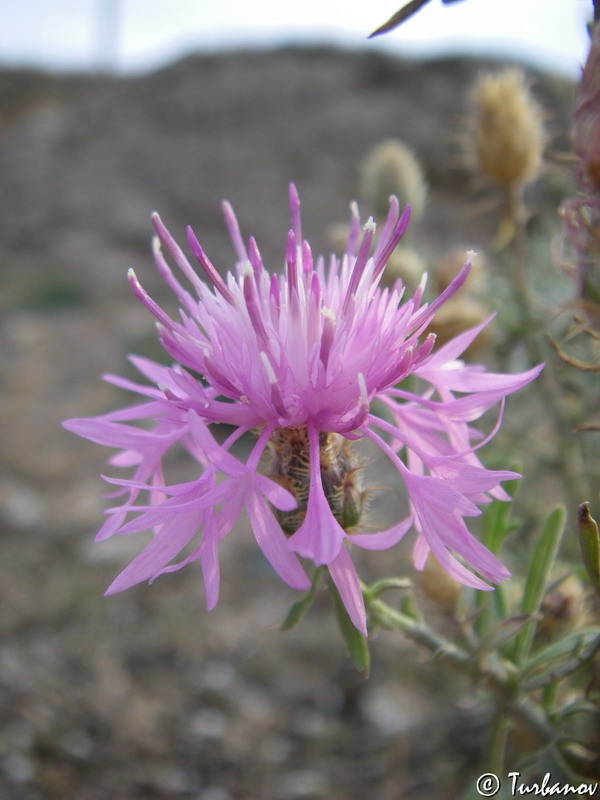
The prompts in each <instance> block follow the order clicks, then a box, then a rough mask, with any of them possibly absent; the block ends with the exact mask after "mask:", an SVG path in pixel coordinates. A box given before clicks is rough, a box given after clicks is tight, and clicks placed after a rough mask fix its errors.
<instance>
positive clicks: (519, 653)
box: [515, 506, 567, 664]
mask: <svg viewBox="0 0 600 800" xmlns="http://www.w3.org/2000/svg"><path fill="white" fill-rule="evenodd" d="M566 518H567V514H566V511H565V509H564V507H563V506H558V507H557V508H555V509H554V511H552V512H550V515H549V516H548V519H547V520H546V523H545V525H544V527H543V529H542V532H541V533H540V535H539V537H538V540H537V542H536V543H535V547H534V548H533V553H532V555H531V560H530V562H529V568H528V570H527V576H526V578H525V586H524V588H523V597H522V600H521V612H522V613H523V614H529V615H534V614H535V613H536V612H537V611H538V610H539V608H540V606H541V604H542V600H543V598H544V594H545V591H546V585H547V583H548V578H549V577H550V572H551V570H552V567H553V566H554V561H555V559H556V554H557V552H558V546H559V544H560V540H561V537H562V534H563V531H564V528H565V522H566ZM535 627H536V623H535V621H533V620H532V621H531V622H529V623H528V624H527V625H525V626H524V627H523V628H522V630H521V631H520V632H519V634H518V636H517V639H516V643H515V662H516V663H517V664H519V663H521V662H522V661H523V660H524V659H525V658H526V657H527V654H528V653H529V648H530V647H531V642H532V641H533V635H534V633H535Z"/></svg>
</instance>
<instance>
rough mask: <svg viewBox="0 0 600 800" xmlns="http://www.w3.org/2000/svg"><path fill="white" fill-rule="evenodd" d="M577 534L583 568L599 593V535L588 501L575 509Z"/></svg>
mask: <svg viewBox="0 0 600 800" xmlns="http://www.w3.org/2000/svg"><path fill="white" fill-rule="evenodd" d="M577 535H578V537H579V547H580V548H581V557H582V559H583V563H584V566H585V569H586V571H587V574H588V576H589V578H590V581H591V583H592V586H593V587H594V589H595V590H596V592H598V593H599V594H600V537H599V536H598V526H597V525H596V521H595V520H594V518H593V517H592V515H591V514H590V509H589V503H582V504H581V505H580V506H579V508H578V509H577Z"/></svg>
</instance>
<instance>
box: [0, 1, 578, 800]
mask: <svg viewBox="0 0 600 800" xmlns="http://www.w3.org/2000/svg"><path fill="white" fill-rule="evenodd" d="M398 5H400V2H399V0H397V2H394V0H392V2H389V1H387V0H386V2H384V0H371V1H370V2H369V3H342V2H335V1H334V0H321V2H319V3H317V2H309V1H308V0H306V2H303V3H300V4H282V3H278V4H275V3H266V2H253V3H242V2H235V1H234V0H224V1H223V2H221V3H218V4H217V3H207V2H193V0H185V1H184V0H173V2H168V3H167V2H158V0H157V1H156V2H148V1H146V2H142V0H139V1H138V0H120V2H119V0H63V2H59V0H55V2H43V1H42V0H39V2H36V0H26V2H22V3H12V2H6V0H0V18H1V19H2V25H1V26H0V64H1V65H2V66H1V67H0V230H1V236H0V281H1V292H0V306H1V308H2V319H1V322H0V325H1V328H0V332H1V342H2V344H1V352H2V355H1V358H0V386H1V391H2V400H1V404H0V453H1V454H2V455H1V458H2V461H1V463H0V525H1V530H2V535H1V537H0V587H1V589H0V593H1V600H0V603H1V605H0V607H1V608H2V614H1V615H0V632H1V635H2V640H1V642H0V797H2V798H10V800H13V799H14V800H55V799H56V800H64V799H67V798H69V799H70V798H73V799H75V798H76V799H77V800H138V799H139V800H147V799H148V798H165V800H166V799H167V798H169V799H170V798H179V797H181V798H193V799H194V800H238V798H240V799H245V798H248V800H300V799H303V800H313V799H314V800H317V799H318V798H327V799H328V800H352V799H353V798H357V800H358V798H365V797H368V798H370V800H371V799H372V800H397V799H398V798H402V797H409V796H410V797H411V798H414V799H416V800H429V798H431V799H432V800H433V798H455V797H457V796H458V795H459V793H460V791H461V790H462V789H463V788H464V787H465V785H467V783H468V781H469V780H470V779H471V777H472V776H473V770H474V769H476V768H477V764H478V759H479V758H480V756H481V745H482V743H481V731H482V730H483V726H484V725H485V724H486V723H487V719H486V712H485V707H482V706H481V705H480V704H478V703H477V698H476V697H474V696H472V692H471V690H470V689H468V688H467V687H466V685H464V684H463V683H462V682H461V680H460V679H459V678H456V679H453V678H451V677H449V676H448V675H447V674H446V673H444V674H443V675H442V673H441V672H440V671H438V670H436V668H435V666H433V665H426V660H425V659H424V658H423V656H422V654H420V653H419V652H418V651H417V650H416V649H414V648H413V647H412V646H410V645H409V644H407V643H405V642H403V641H402V640H401V639H400V638H399V637H391V636H389V635H384V634H380V635H378V636H376V637H375V638H374V641H373V643H372V657H373V669H372V676H371V678H370V680H369V681H365V680H363V679H362V678H361V677H360V676H359V675H358V674H357V673H356V672H355V671H354V669H353V667H352V664H351V663H350V661H349V659H348V657H347V656H346V654H345V650H344V646H343V643H342V642H341V639H340V637H339V634H338V632H337V630H336V627H335V623H334V620H333V615H332V612H331V609H330V608H329V605H328V602H327V598H326V597H322V598H319V599H318V600H317V602H316V604H315V606H314V607H313V609H312V610H311V612H310V614H309V615H308V617H307V619H306V620H305V621H304V622H303V624H302V625H301V626H300V627H299V628H298V629H296V630H294V631H292V632H290V633H287V634H282V633H279V632H278V631H277V630H276V629H275V628H276V626H277V625H278V624H279V623H280V622H281V620H282V619H283V617H284V616H285V613H286V610H287V607H288V605H289V603H290V602H291V601H293V600H294V599H296V598H295V596H294V593H293V592H292V591H291V590H288V589H287V588H286V587H285V586H283V585H281V584H280V582H279V581H278V579H277V578H276V576H274V575H273V574H272V573H271V571H270V570H269V568H268V566H267V565H265V563H264V561H263V559H262V557H261V555H260V553H259V552H258V550H257V548H256V546H255V545H254V544H253V543H252V542H251V541H250V539H251V537H250V536H249V533H248V531H247V530H245V529H244V528H243V526H242V527H240V529H239V530H238V531H235V532H233V533H232V534H231V535H230V536H229V537H228V539H227V540H226V542H225V543H224V545H223V556H222V563H223V582H222V597H221V600H220V603H219V606H218V607H217V609H215V610H214V611H213V612H211V614H206V612H205V610H204V607H203V592H202V586H201V576H200V571H199V569H197V568H196V566H191V567H188V568H187V569H185V570H183V571H182V572H180V573H176V574H174V575H168V576H165V577H163V578H161V579H160V580H159V581H157V582H156V584H155V585H153V586H152V587H151V588H149V587H147V586H140V587H137V588H134V589H132V590H130V591H129V592H127V593H125V594H122V595H117V596H114V597H110V598H106V599H105V598H103V596H102V595H103V591H104V589H105V587H106V586H107V585H108V584H109V583H110V581H111V580H112V578H113V577H114V576H115V575H116V574H117V573H118V572H119V571H120V570H121V569H122V568H123V566H124V565H125V564H126V563H127V561H128V560H129V559H130V558H131V557H132V556H133V554H134V553H137V552H138V550H139V549H140V548H141V546H142V544H141V539H143V538H144V537H143V536H136V537H133V538H131V539H129V538H125V537H121V538H120V539H119V540H118V541H113V540H109V541H107V542H104V543H102V544H94V543H93V541H92V540H93V536H94V533H95V530H96V529H97V528H98V527H99V525H100V522H101V518H102V512H103V510H104V508H105V504H106V502H107V501H105V500H104V499H103V497H102V493H103V491H104V485H103V484H102V482H101V481H100V479H99V478H98V477H97V476H98V474H99V473H101V472H104V471H105V470H106V469H107V468H106V463H105V459H106V456H107V453H106V452H105V451H104V450H103V448H101V447H98V446H95V445H92V444H90V443H87V442H84V441H82V440H78V439H76V438H75V437H74V436H72V435H71V434H68V433H67V432H66V431H64V430H62V429H61V427H60V422H61V420H63V419H65V418H68V417H73V416H88V415H93V414H99V413H103V412H107V411H109V410H111V409H113V408H116V407H117V406H119V405H123V404H125V403H128V402H131V400H132V398H131V397H126V396H125V395H124V393H123V394H122V393H121V392H119V391H118V390H117V389H116V388H114V387H112V386H110V385H108V384H106V383H103V382H102V381H101V379H100V375H101V374H102V373H107V372H112V373H118V374H124V375H128V376H129V377H133V372H132V370H131V368H130V366H129V365H128V363H127V361H126V355H127V353H137V354H141V355H144V356H147V357H152V358H156V359H157V360H162V361H164V356H163V355H162V354H161V352H160V350H159V348H158V345H157V344H156V342H155V337H154V327H153V321H152V319H150V317H149V315H148V314H147V313H146V312H145V311H144V310H143V309H142V308H141V307H140V306H139V304H138V303H137V302H136V301H135V300H134V298H133V297H132V296H131V295H130V293H129V290H128V287H127V283H126V280H125V274H126V270H127V268H128V267H131V266H133V267H134V268H135V269H136V272H137V274H138V276H139V278H140V280H141V281H142V283H143V284H144V285H145V286H146V287H147V288H148V289H149V290H150V291H151V292H152V293H153V294H154V295H155V296H156V297H157V298H158V299H159V300H161V301H162V302H164V303H165V305H166V307H167V308H169V309H170V310H171V311H172V310H173V308H174V305H173V302H172V299H170V298H168V297H166V295H165V293H164V292H163V290H162V288H161V287H160V286H159V282H158V280H157V278H156V277H155V275H154V270H153V266H152V259H151V252H150V240H151V226H150V218H149V215H150V213H151V212H152V211H153V210H155V209H156V210H158V211H159V212H160V213H161V215H162V217H163V219H164V220H165V222H166V223H167V225H168V226H169V227H170V229H171V231H172V232H173V234H174V235H175V236H176V237H177V238H178V239H179V240H180V241H181V240H183V236H184V230H185V226H186V225H187V224H192V225H193V227H194V228H195V231H196V233H197V235H198V237H199V238H200V240H201V242H202V244H203V246H204V247H205V249H206V251H207V252H208V254H209V255H210V257H211V259H212V260H213V261H214V262H215V263H216V264H218V265H219V266H223V268H224V269H227V268H228V267H229V266H230V265H231V264H232V263H233V262H232V258H233V253H232V250H231V247H230V245H229V243H228V240H227V236H226V234H225V229H224V224H223V222H222V219H221V214H220V207H219V203H220V201H221V199H223V198H227V199H228V200H230V201H231V202H232V204H233V205H234V208H235V209H236V211H237V213H238V216H239V219H240V224H241V226H242V231H243V232H244V233H245V235H246V236H248V235H250V234H254V235H255V236H256V238H257V240H258V243H259V246H260V248H261V252H262V254H263V257H264V258H265V261H266V263H268V264H269V265H270V267H271V268H272V269H277V268H278V266H279V265H280V264H281V263H282V258H283V249H284V243H285V234H286V231H287V225H288V212H287V202H286V197H287V184H288V182H289V181H290V180H294V181H295V182H296V183H297V185H298V188H299V191H300V196H301V199H302V201H303V207H302V208H303V221H304V231H305V234H306V236H307V238H308V239H309V240H310V242H311V244H312V247H313V252H325V253H328V252H329V251H330V250H331V249H332V248H334V247H335V246H336V241H337V239H338V238H339V230H340V229H341V230H343V226H344V225H345V223H346V220H347V218H348V203H349V201H350V200H351V199H353V198H357V199H358V200H359V201H362V210H363V214H364V215H365V216H366V215H368V214H370V213H372V210H371V209H370V208H369V207H368V204H369V202H371V200H370V197H369V193H368V191H367V188H366V184H365V178H364V169H365V168H364V165H365V160H366V159H367V157H368V155H369V154H370V153H371V152H372V151H373V148H375V146H376V145H378V144H379V143H380V142H382V141H384V140H387V139H401V140H402V141H403V142H404V143H406V144H407V145H408V146H409V147H410V148H411V149H412V150H413V151H414V153H415V155H416V157H417V158H418V160H419V162H420V163H421V165H422V167H423V172H424V176H425V179H426V182H427V184H428V186H429V193H428V201H427V206H426V210H425V213H424V214H423V215H422V217H421V218H420V219H419V220H417V222H416V224H415V225H414V226H413V228H412V230H411V234H410V236H411V242H412V244H413V246H414V249H415V251H416V252H418V253H419V258H420V259H421V262H420V264H421V266H422V265H423V264H424V265H428V264H434V263H437V264H439V263H442V262H443V261H444V259H446V263H448V259H449V263H450V264H451V265H452V264H456V263H457V262H456V259H457V258H458V259H461V258H462V253H464V251H465V250H467V249H476V250H478V251H480V252H481V253H482V263H485V264H486V269H487V270H488V271H489V274H491V280H492V285H494V286H496V288H498V286H500V287H501V281H502V275H501V274H500V273H499V272H497V273H495V274H494V270H495V269H496V266H497V265H496V264H495V256H494V252H493V249H491V248H490V241H492V240H493V238H494V236H495V234H496V232H497V227H498V214H497V208H496V207H495V205H494V200H493V196H488V195H486V194H485V193H483V194H482V192H481V186H480V183H479V182H478V180H477V178H474V177H473V175H472V173H471V172H470V170H469V166H468V163H467V160H466V159H465V154H464V143H463V135H464V129H465V120H466V116H467V113H468V92H469V87H470V86H471V85H472V83H473V81H474V80H475V78H476V76H477V74H478V73H479V71H480V70H481V69H482V68H484V67H488V68H495V67H497V66H498V64H499V63H500V62H502V63H504V62H511V63H512V62H514V61H515V60H516V61H519V62H520V63H523V64H524V65H525V66H526V69H527V71H528V76H529V78H530V80H531V84H532V87H533V91H534V92H535V94H536V97H538V98H539V101H540V103H541V104H542V105H543V107H544V109H545V112H544V114H545V119H546V124H547V127H548V131H549V141H548V149H549V151H551V153H553V154H561V153H565V152H567V151H568V149H569V140H568V126H569V116H570V113H571V110H572V103H573V97H574V86H575V81H576V80H577V76H578V73H579V69H580V65H581V63H582V62H583V60H584V58H585V53H586V50H587V32H586V27H585V23H586V20H587V18H588V16H589V15H590V12H591V3H588V2H585V1H584V0H528V2H527V3H523V2H521V0H504V2H498V0H495V1H494V0H464V2H459V3H456V4H452V5H442V3H441V2H439V1H438V0H432V2H431V3H430V4H429V5H428V6H426V8H425V9H424V10H423V11H422V12H421V13H419V14H418V15H416V17H415V18H414V19H413V20H410V21H409V22H408V23H407V24H406V26H405V27H404V28H402V29H401V30H399V31H396V32H394V33H391V34H389V35H388V36H387V37H384V38H383V39H378V40H372V41H367V38H366V37H367V35H368V34H369V32H371V31H372V30H373V29H375V28H376V27H377V26H378V25H380V24H382V23H383V22H384V21H385V20H386V19H387V18H388V17H389V16H391V14H392V13H394V11H396V10H397V7H398ZM571 181H572V179H571V178H570V173H569V171H568V169H566V168H565V167H564V165H563V164H562V163H561V162H560V159H556V158H554V159H553V158H550V159H549V160H548V166H547V167H546V168H545V170H544V173H543V175H542V178H541V179H540V181H539V182H538V184H537V185H536V186H535V187H534V188H533V189H532V193H531V196H530V198H529V202H530V203H531V205H532V207H535V208H536V209H537V211H536V214H535V215H534V217H533V223H532V235H533V236H534V238H535V241H536V242H538V243H539V245H538V246H539V247H540V248H546V249H544V250H543V251H541V250H540V256H539V259H538V263H539V265H540V266H539V274H537V275H536V277H535V280H537V281H538V283H540V284H541V285H544V284H551V286H550V288H549V292H550V295H551V296H555V297H559V296H562V297H567V296H568V294H569V292H570V288H569V284H568V282H567V281H566V280H565V279H564V278H561V277H560V274H559V272H558V270H557V269H556V267H555V266H554V265H553V263H552V260H551V257H550V254H549V241H550V239H551V237H552V235H553V233H552V232H553V230H554V231H555V229H556V226H557V217H556V208H557V206H558V205H559V203H560V202H561V200H562V199H563V198H564V197H565V196H567V194H568V193H569V191H572V182H571ZM490 197H491V200H490ZM536 237H537V238H536ZM457 251H458V252H459V253H460V254H461V255H459V256H458V257H457V256H456V255H455V253H456V252H457ZM452 259H454V261H453V260H452ZM498 275H499V277H498ZM548 275H550V276H551V278H550V280H548ZM493 281H497V282H498V281H499V283H496V284H494V283H493ZM498 291H499V292H500V293H499V294H496V300H498V298H502V289H501V288H500V289H499V290H498ZM489 294H490V293H489V292H488V295H489ZM492 294H493V292H492ZM497 304H498V305H500V303H498V302H497ZM488 308H489V309H490V310H494V309H495V305H494V303H493V302H492V304H491V305H489V306H488ZM507 348H508V345H507V340H506V337H505V338H504V339H503V338H502V336H500V338H499V339H497V340H496V341H495V342H491V343H489V358H488V360H490V359H491V361H492V363H493V362H494V359H495V360H496V362H497V363H501V364H502V366H503V367H505V368H509V369H518V368H522V363H521V362H520V361H519V353H518V352H517V353H516V355H514V353H513V350H511V353H513V355H512V356H511V358H512V362H511V363H509V364H506V363H502V362H503V359H504V362H506V358H505V356H506V353H507V352H508V349H507ZM486 358H487V356H486ZM511 402H512V401H511ZM515 402H518V401H516V400H515ZM516 407H518V408H519V409H520V412H519V415H518V416H519V420H518V423H517V424H516V427H515V428H514V429H512V430H511V428H510V426H509V427H508V429H507V432H506V433H505V434H503V436H504V437H505V438H504V439H503V440H502V447H503V448H504V449H505V451H506V452H511V448H512V450H513V452H514V450H517V452H518V455H519V456H520V458H521V459H522V460H523V461H524V464H523V471H524V472H525V474H526V475H531V473H534V472H535V470H534V463H535V458H536V449H535V446H534V444H535V443H537V444H536V446H538V445H539V447H540V448H541V449H542V450H544V448H546V451H548V450H551V449H552V443H548V442H547V441H542V439H543V435H542V434H541V433H540V431H539V429H538V428H536V421H535V420H534V419H533V418H532V417H533V415H534V413H535V409H533V410H532V409H531V408H530V407H528V405H527V402H526V401H525V402H523V404H522V405H521V406H516ZM509 411H510V408H509ZM538 416H539V415H538ZM537 423H539V419H538V420H537ZM524 431H525V432H524ZM505 465H506V466H510V464H505ZM378 469H379V468H378V467H377V466H375V474H376V479H375V481H374V482H375V483H378V481H379V480H380V479H381V480H382V481H384V482H385V480H384V477H383V473H381V474H380V473H379V472H378V471H377V470H378ZM528 470H529V472H528ZM558 472H559V471H558ZM557 474H558V473H557V471H556V470H555V471H554V473H552V472H551V471H548V472H547V473H546V474H544V475H537V477H536V476H535V475H534V476H532V477H531V478H530V481H531V482H530V483H529V484H528V485H527V486H529V491H530V493H531V494H532V496H534V497H536V496H537V497H538V502H539V503H540V504H542V505H543V504H544V502H545V501H544V496H545V495H544V491H545V492H548V491H549V492H553V493H554V495H553V496H554V497H555V496H556V495H557V494H558V496H559V497H560V493H561V491H562V489H561V488H560V487H559V486H558V485H557V482H556V481H557ZM557 487H558V488H557ZM542 489H543V490H542ZM526 491H527V490H526ZM536 491H537V492H538V494H537V495H536ZM382 497H383V499H382V502H381V511H380V514H381V518H382V519H383V520H384V519H385V514H386V513H387V512H388V511H389V508H390V503H393V496H391V493H390V492H388V493H387V494H384V495H383V496H382ZM583 499H587V498H580V501H581V500H583ZM534 502H535V501H534ZM525 513H528V512H527V510H526V511H525ZM407 555H409V550H403V551H402V550H401V551H400V552H399V553H398V554H397V555H396V554H392V557H391V558H389V557H387V556H386V557H385V558H381V557H369V558H367V557H366V556H365V558H364V562H363V569H364V570H365V574H367V575H369V574H370V575H371V576H372V577H374V576H380V577H381V576H383V575H387V574H390V573H393V572H397V573H401V574H411V571H410V567H409V566H407ZM439 614H440V620H441V622H442V623H443V622H444V620H443V615H442V614H441V612H439ZM477 774H478V773H477Z"/></svg>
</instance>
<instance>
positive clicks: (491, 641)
mask: <svg viewBox="0 0 600 800" xmlns="http://www.w3.org/2000/svg"><path fill="white" fill-rule="evenodd" d="M529 620H530V617H529V614H518V615H516V616H514V617H509V618H508V619H503V620H500V622H497V623H496V624H495V625H494V626H493V627H492V628H490V630H489V631H487V632H486V634H485V636H483V637H482V638H481V641H480V642H479V646H478V648H477V652H478V653H479V654H480V655H484V654H486V653H491V652H492V651H493V650H497V649H498V648H499V647H501V646H502V645H503V644H505V643H506V642H508V641H509V640H510V639H512V638H513V637H514V636H515V635H516V634H517V633H518V632H519V631H521V630H522V629H523V627H524V626H525V625H527V623H528V622H529Z"/></svg>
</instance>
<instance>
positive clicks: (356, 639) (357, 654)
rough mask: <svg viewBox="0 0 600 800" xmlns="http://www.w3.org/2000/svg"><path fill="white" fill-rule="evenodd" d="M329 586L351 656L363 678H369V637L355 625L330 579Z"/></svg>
mask: <svg viewBox="0 0 600 800" xmlns="http://www.w3.org/2000/svg"><path fill="white" fill-rule="evenodd" d="M328 586H329V594H330V595H331V600H332V602H333V607H334V608H335V613H336V616H337V621H338V625H339V626H340V631H341V634H342V636H343V638H344V642H345V643H346V647H347V649H348V653H349V655H350V658H351V659H352V661H353V662H354V666H355V667H356V669H357V670H358V671H359V672H360V674H361V675H362V676H363V678H368V677H369V672H370V669H371V656H370V654H369V645H368V642H367V638H366V636H363V634H362V633H361V632H360V631H359V630H358V629H357V628H356V627H355V626H354V623H353V622H352V620H351V619H350V617H349V616H348V612H347V611H346V607H345V606H344V603H343V602H342V598H341V597H340V593H339V592H338V590H337V588H336V586H335V584H334V583H333V581H332V580H329V581H328Z"/></svg>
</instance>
